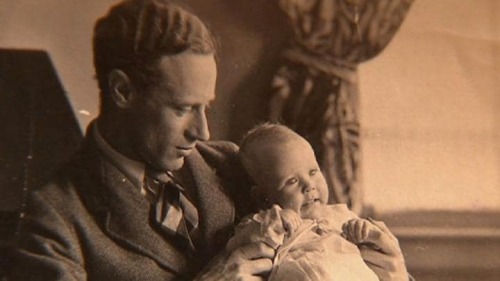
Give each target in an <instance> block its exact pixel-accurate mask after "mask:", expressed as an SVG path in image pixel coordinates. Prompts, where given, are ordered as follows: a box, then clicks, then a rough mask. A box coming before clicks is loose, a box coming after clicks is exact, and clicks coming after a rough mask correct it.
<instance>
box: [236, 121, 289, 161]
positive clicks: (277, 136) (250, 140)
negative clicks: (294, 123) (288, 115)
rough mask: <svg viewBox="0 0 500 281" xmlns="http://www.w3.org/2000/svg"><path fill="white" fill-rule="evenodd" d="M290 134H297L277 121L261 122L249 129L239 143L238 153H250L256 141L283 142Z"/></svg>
mask: <svg viewBox="0 0 500 281" xmlns="http://www.w3.org/2000/svg"><path fill="white" fill-rule="evenodd" d="M290 136H298V134H297V133H296V132H294V131H293V130H292V129H290V128H288V127H286V126H285V125H282V124H279V123H270V122H266V123H262V124H259V125H257V126H255V127H253V128H252V129H250V130H249V131H248V132H247V133H246V134H245V135H244V136H243V139H242V141H241V143H240V155H243V154H247V153H250V151H249V150H251V149H252V146H253V145H255V144H258V143H275V142H278V143H283V142H286V141H287V140H289V138H290Z"/></svg>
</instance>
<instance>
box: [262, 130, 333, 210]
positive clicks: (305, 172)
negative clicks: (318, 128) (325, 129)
mask: <svg viewBox="0 0 500 281" xmlns="http://www.w3.org/2000/svg"><path fill="white" fill-rule="evenodd" d="M267 147H268V148H267V149H265V153H261V155H260V156H259V158H260V161H259V162H260V163H257V165H261V167H260V169H257V170H260V171H261V172H260V173H259V175H255V176H256V177H257V178H258V179H257V180H256V181H257V183H258V185H259V187H260V188H261V192H262V193H263V194H264V195H265V196H267V198H268V199H269V202H270V203H273V204H279V205H280V206H281V207H282V208H284V209H292V210H294V211H296V212H297V213H298V214H299V215H300V216H301V217H302V218H308V217H310V216H309V215H308V214H312V213H314V209H315V208H316V207H317V206H319V205H322V204H326V203H327V201H328V187H327V184H326V180H325V177H324V176H323V174H322V173H321V171H320V169H319V165H318V163H317V161H316V158H315V156H314V152H313V150H312V148H311V146H310V145H309V143H308V142H307V141H306V140H304V139H302V138H301V137H298V136H296V137H293V138H291V139H290V140H289V141H287V142H285V143H280V144H268V145H267Z"/></svg>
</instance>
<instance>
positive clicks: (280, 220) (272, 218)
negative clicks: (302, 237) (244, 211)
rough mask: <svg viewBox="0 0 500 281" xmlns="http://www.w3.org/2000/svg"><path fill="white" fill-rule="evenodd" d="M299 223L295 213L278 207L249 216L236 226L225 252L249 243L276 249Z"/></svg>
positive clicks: (299, 220)
mask: <svg viewBox="0 0 500 281" xmlns="http://www.w3.org/2000/svg"><path fill="white" fill-rule="evenodd" d="M300 223H301V219H300V217H299V216H298V214H297V213H295V212H294V211H292V210H283V209H281V207H280V206H278V205H273V206H272V207H271V208H270V209H268V210H265V211H261V212H259V213H257V214H254V215H250V216H248V217H246V218H244V219H243V220H242V222H241V223H240V224H238V225H237V226H236V228H235V231H234V236H233V237H231V239H229V241H228V243H227V245H226V250H229V251H230V250H232V249H236V248H238V247H241V246H243V245H246V244H249V243H258V242H263V243H265V244H267V245H268V246H270V247H271V248H273V249H277V248H278V247H279V246H280V245H281V244H283V240H284V239H285V235H286V234H287V233H288V235H290V234H291V233H293V231H295V230H296V229H297V228H298V226H299V225H300Z"/></svg>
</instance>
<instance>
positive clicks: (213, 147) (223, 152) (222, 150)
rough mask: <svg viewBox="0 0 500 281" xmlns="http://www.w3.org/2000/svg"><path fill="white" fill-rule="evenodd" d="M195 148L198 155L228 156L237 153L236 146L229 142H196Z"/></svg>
mask: <svg viewBox="0 0 500 281" xmlns="http://www.w3.org/2000/svg"><path fill="white" fill-rule="evenodd" d="M196 148H197V149H198V151H199V152H200V154H202V155H205V154H213V155H220V156H221V157H222V156H228V155H235V154H237V153H238V149H239V148H238V146H237V145H236V144H235V143H233V142H230V141H204V142H198V143H197V145H196Z"/></svg>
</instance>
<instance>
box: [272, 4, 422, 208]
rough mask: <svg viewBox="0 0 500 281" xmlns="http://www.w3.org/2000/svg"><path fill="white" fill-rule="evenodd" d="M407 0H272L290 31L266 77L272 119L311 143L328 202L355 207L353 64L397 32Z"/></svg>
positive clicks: (356, 131) (358, 205)
mask: <svg viewBox="0 0 500 281" xmlns="http://www.w3.org/2000/svg"><path fill="white" fill-rule="evenodd" d="M412 2H413V0H279V4H280V7H281V9H282V10H283V11H284V12H285V14H286V15H287V17H288V21H289V24H290V27H291V28H292V30H293V40H292V42H291V43H290V46H289V48H288V49H286V50H284V52H283V62H282V66H281V68H280V69H279V70H278V71H277V73H276V75H275V77H274V79H273V88H274V90H275V91H274V92H273V94H272V96H271V98H270V113H269V119H270V120H271V121H279V122H281V123H283V124H286V125H288V126H290V127H291V128H292V129H294V130H295V131H297V132H298V133H299V134H301V135H302V136H304V137H305V138H306V139H307V140H308V141H309V142H310V143H311V144H312V146H313V148H314V150H315V153H316V156H317V158H318V161H319V162H320V165H321V168H322V170H323V173H324V174H325V177H326V179H327V182H328V185H329V187H330V201H331V202H335V203H346V204H348V205H349V207H350V208H351V209H352V210H353V211H355V212H358V213H359V212H360V211H361V210H362V207H363V206H362V192H361V186H360V182H359V172H360V170H359V163H360V162H359V161H360V160H359V154H360V153H359V152H360V145H359V135H360V129H359V127H360V126H359V121H358V113H357V110H358V78H357V66H358V64H360V63H361V62H364V61H367V60H369V59H371V58H373V57H374V56H376V55H377V54H379V53H380V52H381V51H382V50H383V49H384V48H385V47H386V46H387V44H388V43H389V42H390V41H391V39H392V38H393V36H394V35H395V34H396V32H397V30H398V28H399V26H400V25H401V23H402V22H403V19H404V18H405V16H406V14H407V12H408V10H409V8H410V6H411V4H412Z"/></svg>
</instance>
